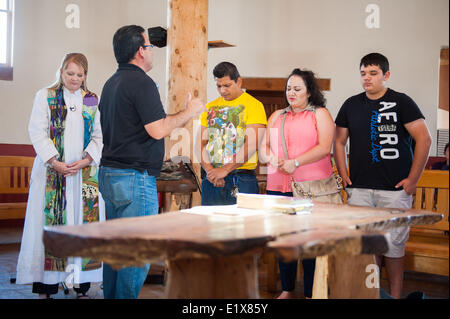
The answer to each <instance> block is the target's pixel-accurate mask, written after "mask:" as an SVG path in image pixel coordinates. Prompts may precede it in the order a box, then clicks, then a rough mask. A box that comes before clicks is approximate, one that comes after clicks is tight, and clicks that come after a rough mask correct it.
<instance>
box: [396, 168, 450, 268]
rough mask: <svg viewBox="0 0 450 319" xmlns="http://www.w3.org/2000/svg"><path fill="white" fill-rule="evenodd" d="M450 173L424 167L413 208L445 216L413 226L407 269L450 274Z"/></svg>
mask: <svg viewBox="0 0 450 319" xmlns="http://www.w3.org/2000/svg"><path fill="white" fill-rule="evenodd" d="M448 191H449V172H448V171H437V170H425V171H424V172H423V174H422V176H421V177H420V180H419V182H418V183H417V191H416V195H415V199H414V204H413V208H415V209H425V210H427V211H433V212H436V213H438V214H442V215H444V218H443V219H442V220H441V221H440V222H438V223H436V224H432V225H421V226H414V227H411V231H410V235H409V240H408V242H407V244H406V254H405V270H408V271H416V272H423V273H430V274H436V275H442V276H448V275H449V269H448V267H449V263H448V254H449V238H448V230H449V229H448V228H449V220H448V206H449V203H448V200H449V197H448Z"/></svg>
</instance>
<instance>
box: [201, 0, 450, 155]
mask: <svg viewBox="0 0 450 319" xmlns="http://www.w3.org/2000/svg"><path fill="white" fill-rule="evenodd" d="M371 3H374V4H378V5H379V7H380V29H368V28H366V26H365V20H366V17H367V16H368V15H369V14H368V13H366V12H365V9H366V6H367V5H368V4H371ZM448 25H449V2H448V0H431V1H427V0H395V1H392V0H371V1H370V0H368V1H364V0H315V1H310V0H245V1H241V0H214V1H210V14H209V38H210V39H211V40H219V39H220V40H225V41H228V42H230V43H233V44H236V45H237V46H236V47H235V48H225V49H214V50H210V51H209V56H208V58H209V61H208V74H209V76H210V78H209V79H212V69H213V68H214V66H215V65H216V64H217V63H219V62H221V61H224V60H228V61H230V62H233V63H235V64H236V65H237V66H238V68H239V70H240V73H241V75H242V76H247V77H286V76H287V75H289V73H290V72H291V71H292V69H294V68H295V67H301V68H308V69H310V70H312V71H314V72H315V73H316V74H317V75H318V76H319V77H323V78H331V91H329V92H327V93H326V98H327V100H328V105H327V106H328V108H329V110H330V112H331V113H332V115H333V116H335V115H337V112H338V110H339V108H340V106H341V105H342V103H343V102H344V101H345V99H346V98H348V97H349V96H351V95H354V94H357V93H359V92H361V91H362V88H361V86H360V83H359V61H360V60H361V58H362V57H363V56H364V55H365V54H367V53H370V52H375V51H378V52H381V53H383V54H384V55H386V56H387V57H388V59H389V62H390V65H391V73H392V75H391V79H390V80H389V86H390V87H391V88H392V89H394V90H397V91H400V92H404V93H406V94H408V95H410V96H411V97H412V98H413V99H414V100H415V101H416V103H417V104H418V105H419V106H420V107H421V109H422V112H423V113H424V115H425V117H426V120H427V124H428V127H429V129H430V132H431V133H432V136H433V137H434V138H435V137H436V121H437V120H436V117H437V101H438V97H437V92H438V71H439V56H440V49H441V46H443V45H448V41H449V40H448V37H449V33H448ZM216 96H217V92H216V88H215V86H214V82H213V81H209V82H208V98H209V99H212V98H214V97H216ZM434 149H435V144H433V149H432V150H431V154H434V153H435V150H434Z"/></svg>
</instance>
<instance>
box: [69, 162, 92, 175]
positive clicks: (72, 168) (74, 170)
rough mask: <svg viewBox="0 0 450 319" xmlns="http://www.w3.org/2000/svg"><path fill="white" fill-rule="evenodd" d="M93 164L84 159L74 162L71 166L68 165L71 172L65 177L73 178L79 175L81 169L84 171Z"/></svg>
mask: <svg viewBox="0 0 450 319" xmlns="http://www.w3.org/2000/svg"><path fill="white" fill-rule="evenodd" d="M89 164H91V161H90V160H89V159H88V158H83V159H82V160H79V161H76V162H73V163H71V164H67V168H68V169H69V172H67V173H66V174H64V176H66V177H67V176H73V175H76V174H77V173H78V171H79V170H80V169H83V168H85V167H87V166H89Z"/></svg>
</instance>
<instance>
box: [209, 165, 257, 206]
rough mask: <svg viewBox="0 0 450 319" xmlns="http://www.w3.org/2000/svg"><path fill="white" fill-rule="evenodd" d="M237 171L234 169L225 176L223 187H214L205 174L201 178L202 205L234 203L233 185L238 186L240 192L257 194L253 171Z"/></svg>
mask: <svg viewBox="0 0 450 319" xmlns="http://www.w3.org/2000/svg"><path fill="white" fill-rule="evenodd" d="M239 171H240V170H234V171H232V172H231V173H230V174H228V175H227V176H226V177H225V186H224V187H214V185H213V184H212V183H211V182H210V181H208V180H207V179H206V176H205V177H204V178H203V179H202V206H212V205H234V204H236V198H235V197H234V196H233V195H231V191H232V190H233V186H234V185H237V186H238V189H239V192H240V193H247V194H258V193H259V188H258V181H257V180H256V174H255V172H254V171H248V170H245V172H239ZM252 172H253V174H252Z"/></svg>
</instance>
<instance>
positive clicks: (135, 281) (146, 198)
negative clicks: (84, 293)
mask: <svg viewBox="0 0 450 319" xmlns="http://www.w3.org/2000/svg"><path fill="white" fill-rule="evenodd" d="M98 180H99V190H100V192H101V194H102V197H103V199H104V200H105V208H106V220H112V219H117V218H124V217H139V216H148V215H156V214H158V193H157V190H156V178H155V177H154V176H150V175H148V173H147V172H143V173H141V172H139V171H137V170H134V169H120V168H112V167H106V166H100V169H99V175H98ZM149 269H150V265H149V264H147V265H145V266H144V267H127V268H122V269H120V270H118V271H116V270H114V269H112V267H111V266H109V265H108V264H103V294H104V297H105V299H137V297H138V295H139V291H140V290H141V288H142V285H143V284H144V282H145V279H146V277H147V274H148V271H149Z"/></svg>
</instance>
